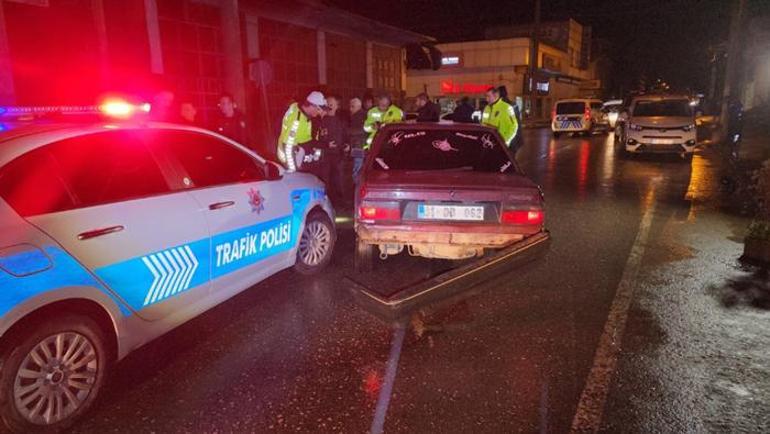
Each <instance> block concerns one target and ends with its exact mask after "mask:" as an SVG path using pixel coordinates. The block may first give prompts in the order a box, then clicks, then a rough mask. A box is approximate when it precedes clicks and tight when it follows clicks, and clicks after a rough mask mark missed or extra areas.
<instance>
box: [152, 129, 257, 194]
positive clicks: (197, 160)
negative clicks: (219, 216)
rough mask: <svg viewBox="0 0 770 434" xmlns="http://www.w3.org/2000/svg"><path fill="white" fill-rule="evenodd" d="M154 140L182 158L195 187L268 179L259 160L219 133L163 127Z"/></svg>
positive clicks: (181, 161) (182, 162)
mask: <svg viewBox="0 0 770 434" xmlns="http://www.w3.org/2000/svg"><path fill="white" fill-rule="evenodd" d="M152 142H153V143H154V146H159V147H160V148H162V149H164V150H166V151H167V152H169V153H170V154H171V155H172V156H173V158H175V159H176V160H178V161H179V163H180V164H181V165H182V168H183V169H184V170H185V171H186V172H187V176H188V177H189V178H190V180H191V181H192V183H193V186H194V187H211V186H215V185H225V184H236V183H241V182H254V181H262V180H264V179H265V174H264V171H263V170H262V168H261V166H260V165H259V164H258V162H257V161H256V160H254V159H253V158H252V157H251V156H250V155H248V154H246V153H245V152H243V151H241V150H240V149H238V148H236V147H234V146H232V145H230V144H229V143H226V142H224V141H222V140H220V139H218V138H216V137H212V136H208V135H205V134H200V133H194V132H187V131H163V132H160V133H158V134H157V135H154V137H153V139H152Z"/></svg>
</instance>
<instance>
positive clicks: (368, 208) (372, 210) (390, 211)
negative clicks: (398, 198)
mask: <svg viewBox="0 0 770 434" xmlns="http://www.w3.org/2000/svg"><path fill="white" fill-rule="evenodd" d="M358 215H359V216H360V217H361V218H362V219H363V220H399V219H401V210H400V209H398V207H395V208H385V207H378V206H372V205H363V206H361V208H360V209H359V214H358Z"/></svg>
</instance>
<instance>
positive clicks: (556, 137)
mask: <svg viewBox="0 0 770 434" xmlns="http://www.w3.org/2000/svg"><path fill="white" fill-rule="evenodd" d="M559 136H561V133H560V132H558V131H554V132H553V138H554V139H558V138H559Z"/></svg>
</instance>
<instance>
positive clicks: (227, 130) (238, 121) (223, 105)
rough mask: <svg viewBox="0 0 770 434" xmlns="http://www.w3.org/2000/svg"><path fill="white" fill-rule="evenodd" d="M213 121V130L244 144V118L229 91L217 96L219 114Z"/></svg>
mask: <svg viewBox="0 0 770 434" xmlns="http://www.w3.org/2000/svg"><path fill="white" fill-rule="evenodd" d="M215 122H216V123H215V124H214V131H216V132H218V133H219V134H221V135H223V136H225V137H229V138H231V139H233V140H235V141H236V142H238V143H241V144H245V141H246V120H245V119H244V116H243V113H242V112H241V111H240V110H239V109H238V106H237V105H236V104H235V99H233V96H232V95H230V94H229V93H225V94H223V95H222V96H221V97H220V98H219V116H217V119H216V121H215Z"/></svg>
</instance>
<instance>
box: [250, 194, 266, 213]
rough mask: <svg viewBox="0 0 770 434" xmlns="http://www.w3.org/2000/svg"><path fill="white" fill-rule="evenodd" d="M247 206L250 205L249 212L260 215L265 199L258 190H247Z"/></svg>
mask: <svg viewBox="0 0 770 434" xmlns="http://www.w3.org/2000/svg"><path fill="white" fill-rule="evenodd" d="M248 194H249V205H251V212H256V213H257V214H259V213H261V212H262V211H264V210H265V198H264V196H262V193H260V192H259V190H255V189H253V188H251V189H249V191H248Z"/></svg>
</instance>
